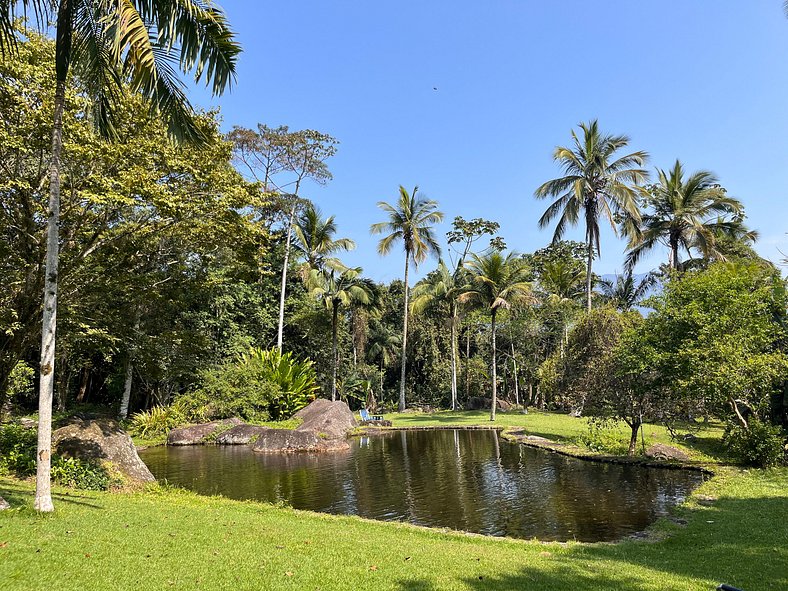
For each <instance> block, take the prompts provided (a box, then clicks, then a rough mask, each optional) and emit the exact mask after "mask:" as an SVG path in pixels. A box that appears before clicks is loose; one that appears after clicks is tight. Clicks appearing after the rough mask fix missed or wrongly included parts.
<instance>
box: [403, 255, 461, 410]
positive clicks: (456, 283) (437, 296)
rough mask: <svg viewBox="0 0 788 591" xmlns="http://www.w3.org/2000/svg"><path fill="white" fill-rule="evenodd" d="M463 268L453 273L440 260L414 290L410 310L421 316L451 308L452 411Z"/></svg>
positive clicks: (454, 394) (455, 405)
mask: <svg viewBox="0 0 788 591" xmlns="http://www.w3.org/2000/svg"><path fill="white" fill-rule="evenodd" d="M464 271H465V270H464V269H463V268H462V267H458V268H457V270H456V271H455V272H454V273H452V272H450V271H449V268H448V267H447V266H446V264H445V263H444V262H443V260H440V261H439V262H438V269H437V270H436V271H435V272H434V273H430V274H429V275H428V276H427V277H426V278H425V279H424V280H422V281H420V282H419V283H418V284H416V286H415V287H414V288H413V303H412V304H411V306H410V310H411V312H412V313H414V314H420V313H421V312H423V311H424V310H426V309H427V308H428V307H429V306H431V305H434V304H438V303H445V304H446V305H447V306H448V307H449V326H450V329H451V409H452V410H456V409H457V347H458V345H457V326H458V324H459V322H460V302H459V297H460V295H461V294H462V292H463V290H464V288H465V286H466V281H465V277H463V275H465V273H464Z"/></svg>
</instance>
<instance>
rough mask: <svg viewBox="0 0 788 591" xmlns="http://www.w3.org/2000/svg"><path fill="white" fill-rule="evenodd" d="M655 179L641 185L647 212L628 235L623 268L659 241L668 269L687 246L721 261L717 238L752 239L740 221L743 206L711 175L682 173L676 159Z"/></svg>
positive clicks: (700, 172) (706, 172)
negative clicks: (662, 246) (665, 248)
mask: <svg viewBox="0 0 788 591" xmlns="http://www.w3.org/2000/svg"><path fill="white" fill-rule="evenodd" d="M657 177H658V178H657V182H656V183H655V184H653V185H650V186H648V187H645V188H642V189H641V191H640V192H641V196H642V199H643V202H644V204H645V206H646V207H647V208H648V210H649V211H648V213H646V214H644V215H643V217H642V219H641V223H640V225H639V227H638V231H637V232H636V233H634V234H633V235H632V237H631V239H630V244H629V248H630V250H629V254H628V255H627V259H626V266H627V267H628V268H630V269H631V268H633V267H634V266H635V264H637V262H638V261H639V260H640V259H641V257H642V256H643V255H644V254H646V253H647V252H649V251H651V250H652V249H653V248H654V247H656V246H657V245H659V244H663V245H665V246H667V247H668V249H669V251H670V254H669V259H668V264H669V266H670V268H671V269H678V268H679V267H680V266H681V261H680V259H679V253H680V252H681V251H682V250H684V251H685V252H687V254H690V253H691V251H692V250H693V249H695V250H698V251H700V253H701V254H702V255H703V256H705V257H716V258H721V259H723V260H724V258H725V257H724V255H723V254H722V253H721V252H720V251H719V249H718V248H717V237H718V236H732V237H737V238H747V237H749V238H754V237H755V233H753V232H750V231H749V230H747V228H746V227H745V226H744V224H743V223H742V219H743V217H744V207H743V206H742V204H741V202H740V201H739V200H738V199H736V198H734V197H731V196H729V195H728V194H727V193H726V192H725V189H724V188H722V187H721V186H720V185H719V182H718V180H717V177H716V176H714V174H712V173H711V172H709V171H707V170H699V171H697V172H694V173H692V174H691V175H689V176H686V177H685V173H684V166H683V165H682V164H681V162H680V161H679V160H676V162H675V164H674V165H673V168H671V169H670V170H669V171H664V170H657Z"/></svg>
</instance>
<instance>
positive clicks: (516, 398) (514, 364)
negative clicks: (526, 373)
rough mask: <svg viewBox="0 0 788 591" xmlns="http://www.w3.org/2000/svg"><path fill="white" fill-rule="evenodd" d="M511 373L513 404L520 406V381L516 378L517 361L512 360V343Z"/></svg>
mask: <svg viewBox="0 0 788 591" xmlns="http://www.w3.org/2000/svg"><path fill="white" fill-rule="evenodd" d="M512 373H513V374H514V403H515V404H516V405H517V406H520V381H519V380H518V378H517V359H515V358H514V343H512Z"/></svg>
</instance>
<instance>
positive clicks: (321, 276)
mask: <svg viewBox="0 0 788 591" xmlns="http://www.w3.org/2000/svg"><path fill="white" fill-rule="evenodd" d="M361 272H362V269H361V267H356V268H354V269H350V268H347V267H344V266H343V267H342V269H341V270H335V269H332V270H330V271H328V270H323V271H320V270H317V269H312V271H311V273H310V276H309V280H308V285H309V287H311V290H310V291H311V293H312V295H313V296H316V297H317V298H318V299H320V300H322V301H323V303H324V304H325V306H326V308H328V309H329V310H331V346H332V356H331V359H332V368H331V400H332V401H335V400H336V399H337V364H338V360H339V355H338V347H337V328H338V326H339V308H340V306H351V305H353V304H370V303H371V302H372V297H373V293H374V289H375V286H374V284H373V283H372V281H371V280H369V279H365V278H363V277H361Z"/></svg>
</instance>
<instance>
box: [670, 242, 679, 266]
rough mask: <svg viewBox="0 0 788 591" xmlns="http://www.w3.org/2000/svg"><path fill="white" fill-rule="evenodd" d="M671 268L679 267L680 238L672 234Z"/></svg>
mask: <svg viewBox="0 0 788 591" xmlns="http://www.w3.org/2000/svg"><path fill="white" fill-rule="evenodd" d="M670 268H671V269H674V270H675V269H678V268H679V240H678V238H677V237H676V236H673V235H672V234H671V236H670Z"/></svg>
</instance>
